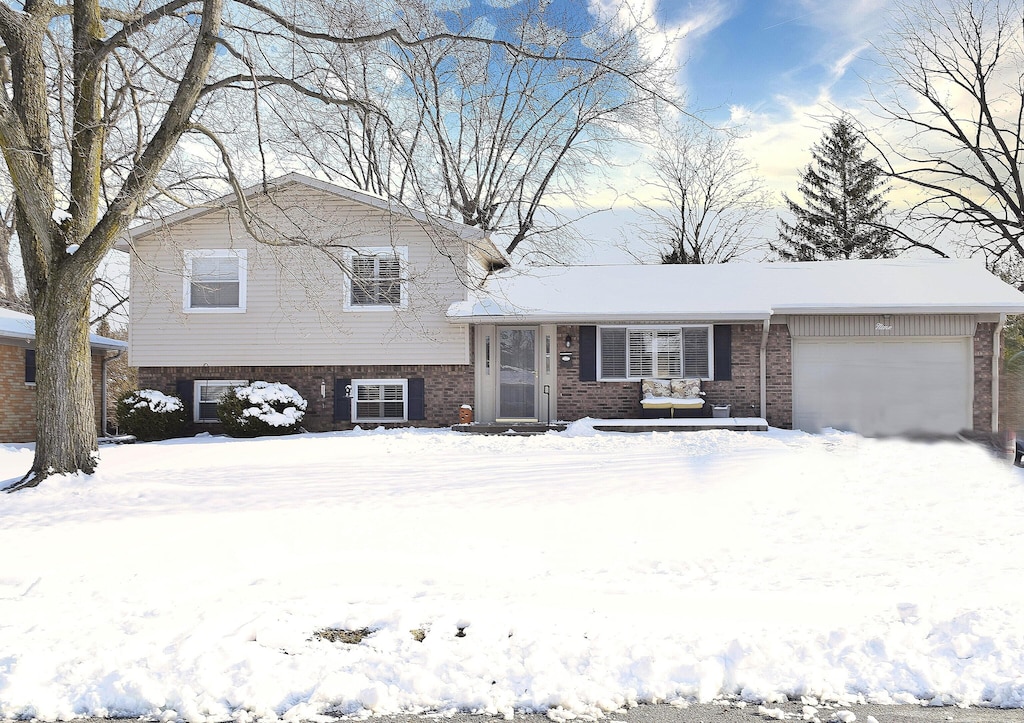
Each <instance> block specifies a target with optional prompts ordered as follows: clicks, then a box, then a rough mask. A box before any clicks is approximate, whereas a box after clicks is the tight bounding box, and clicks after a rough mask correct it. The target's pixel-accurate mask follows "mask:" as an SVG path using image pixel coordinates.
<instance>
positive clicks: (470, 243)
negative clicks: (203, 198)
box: [119, 175, 506, 431]
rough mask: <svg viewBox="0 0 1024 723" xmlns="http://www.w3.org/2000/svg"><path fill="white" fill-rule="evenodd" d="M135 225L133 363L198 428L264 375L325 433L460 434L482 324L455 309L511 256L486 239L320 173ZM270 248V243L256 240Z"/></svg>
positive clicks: (126, 245)
mask: <svg viewBox="0 0 1024 723" xmlns="http://www.w3.org/2000/svg"><path fill="white" fill-rule="evenodd" d="M268 190H269V191H270V193H269V195H268V194H266V193H264V192H263V189H262V187H257V188H253V189H249V190H248V191H247V192H246V194H245V197H246V203H247V208H248V210H249V211H251V214H249V213H247V214H246V216H245V220H246V223H243V217H242V216H240V214H239V211H238V208H237V204H236V203H235V199H234V197H226V198H224V199H221V200H220V201H218V202H215V203H213V204H211V205H210V207H207V208H200V209H190V210H186V211H183V212H180V213H178V214H176V215H174V216H171V217H169V218H167V219H165V220H163V221H161V222H159V223H151V224H148V225H146V226H141V227H138V228H136V229H133V230H132V234H131V239H130V242H123V243H121V244H120V245H119V248H122V249H123V250H129V249H130V252H131V289H130V298H131V310H130V314H131V324H130V327H129V345H130V352H129V361H130V362H131V364H132V365H133V366H135V367H138V370H139V386H140V387H152V388H156V389H160V390H163V391H165V392H170V393H177V394H179V395H180V396H181V397H182V398H183V399H184V400H185V402H186V404H187V406H188V408H189V410H190V417H191V419H192V422H193V425H194V426H193V430H202V429H216V428H217V427H216V426H215V425H216V422H217V418H216V403H217V400H218V399H219V398H220V397H221V396H222V395H223V394H224V392H225V391H226V390H227V389H229V388H230V387H232V386H234V385H236V384H238V383H241V382H246V381H250V380H258V379H262V380H266V381H272V382H284V383H286V384H289V385H291V386H292V387H293V388H295V389H296V390H297V391H298V392H299V393H300V394H301V395H302V396H303V397H304V398H305V399H306V400H307V401H308V403H309V406H308V407H307V410H306V416H305V418H304V420H303V426H305V427H306V428H307V429H310V430H317V431H318V430H327V429H339V428H342V429H343V428H349V427H351V426H352V425H353V424H363V425H366V424H370V425H376V424H378V423H404V422H414V423H420V424H432V425H450V424H454V423H455V422H456V421H458V414H459V407H460V406H461V405H462V404H464V403H472V401H473V367H472V358H471V354H470V341H469V327H468V325H466V324H451V323H450V322H449V321H448V319H447V317H446V315H445V314H446V311H447V309H448V307H449V306H450V305H451V304H452V303H455V302H458V301H464V300H466V299H468V298H469V290H470V289H471V288H474V287H476V286H478V285H479V284H480V283H481V281H482V280H483V279H484V277H485V276H486V275H487V273H488V272H489V271H490V270H491V269H492V268H494V267H495V266H497V265H504V264H505V263H506V260H505V257H504V256H503V254H502V253H501V252H500V250H499V249H497V248H496V247H495V246H494V245H493V244H492V243H491V241H490V240H489V239H488V238H487V237H486V235H485V234H484V233H483V232H482V231H480V230H479V229H474V228H470V227H467V226H463V225H461V224H455V223H450V222H446V221H437V220H432V219H428V218H426V217H425V216H423V215H422V214H419V213H415V212H410V211H408V210H406V209H403V208H401V207H395V206H392V205H390V204H389V203H388V202H387V201H384V200H382V199H379V198H376V197H373V196H370V195H367V194H364V193H359V192H356V191H350V190H346V189H342V188H339V187H338V186H335V185H332V184H330V183H325V182H322V181H317V180H314V179H311V178H308V177H305V176H300V175H289V176H285V177H283V178H280V179H278V180H276V181H274V182H273V183H272V184H270V186H269V189H268ZM253 234H255V235H256V236H258V237H259V238H260V240H259V241H257V240H256V238H254V235H253Z"/></svg>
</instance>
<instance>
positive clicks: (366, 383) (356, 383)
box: [351, 379, 409, 422]
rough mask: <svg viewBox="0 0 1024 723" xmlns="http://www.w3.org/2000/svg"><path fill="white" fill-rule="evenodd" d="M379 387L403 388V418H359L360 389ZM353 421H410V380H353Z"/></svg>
mask: <svg viewBox="0 0 1024 723" xmlns="http://www.w3.org/2000/svg"><path fill="white" fill-rule="evenodd" d="M377 385H389V386H401V387H402V416H401V417H360V416H359V405H358V402H359V387H372V386H377ZM351 402H352V415H351V416H352V421H353V422H407V421H409V380H408V379H353V380H352V399H351Z"/></svg>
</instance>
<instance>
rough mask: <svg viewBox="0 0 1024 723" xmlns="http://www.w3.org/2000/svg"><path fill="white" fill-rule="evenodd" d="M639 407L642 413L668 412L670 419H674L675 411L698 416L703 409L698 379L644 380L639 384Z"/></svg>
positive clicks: (702, 395) (702, 397)
mask: <svg viewBox="0 0 1024 723" xmlns="http://www.w3.org/2000/svg"><path fill="white" fill-rule="evenodd" d="M640 406H641V407H642V408H643V410H644V412H652V413H656V412H658V411H664V410H668V412H669V416H671V417H675V415H676V410H683V411H684V413H685V414H686V415H687V416H700V413H701V410H703V409H704V392H702V391H701V388H700V379H691V378H685V379H644V380H642V381H641V382H640Z"/></svg>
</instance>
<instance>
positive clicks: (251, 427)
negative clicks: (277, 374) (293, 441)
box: [217, 382, 306, 437]
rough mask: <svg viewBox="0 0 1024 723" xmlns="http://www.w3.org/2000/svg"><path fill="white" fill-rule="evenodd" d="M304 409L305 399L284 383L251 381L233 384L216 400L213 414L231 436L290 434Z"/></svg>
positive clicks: (296, 430) (297, 426) (303, 413)
mask: <svg viewBox="0 0 1024 723" xmlns="http://www.w3.org/2000/svg"><path fill="white" fill-rule="evenodd" d="M305 413H306V400H305V399H303V398H302V397H301V396H300V395H299V393H298V392H297V391H295V390H294V389H292V388H291V387H290V386H288V385H287V384H278V383H276V382H252V383H251V384H249V385H248V386H243V387H235V388H234V389H232V390H231V391H229V392H228V393H227V394H225V395H224V396H223V397H222V398H221V400H220V401H219V402H218V403H217V418H218V419H219V420H220V421H221V424H223V425H224V431H225V432H227V433H228V434H230V435H231V436H232V437H263V436H266V435H272V434H293V433H295V432H298V431H299V422H301V421H302V417H303V416H304V415H305Z"/></svg>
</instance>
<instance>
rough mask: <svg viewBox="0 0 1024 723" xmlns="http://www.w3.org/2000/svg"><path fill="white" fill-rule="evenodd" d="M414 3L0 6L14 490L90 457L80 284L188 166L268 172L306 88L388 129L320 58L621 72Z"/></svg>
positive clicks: (184, 197) (235, 0) (190, 175)
mask: <svg viewBox="0 0 1024 723" xmlns="http://www.w3.org/2000/svg"><path fill="white" fill-rule="evenodd" d="M411 4H412V3H401V4H400V5H396V7H395V8H394V9H393V10H394V12H388V11H387V8H386V7H384V6H383V5H377V4H375V5H374V6H373V8H372V13H371V11H370V10H368V9H367V5H366V4H365V3H360V2H355V1H354V0H353V1H352V2H350V3H348V4H347V5H346V4H345V1H344V0H338V1H337V2H336V3H335V4H332V5H326V4H325V5H322V6H321V5H316V4H314V3H308V4H306V3H292V4H288V3H284V4H281V3H270V4H264V3H263V2H261V0H162V1H161V2H157V3H151V4H143V5H139V4H132V3H125V2H121V1H120V0H74V2H66V3H58V2H54V0H25V2H24V4H23V9H22V10H16V9H13V8H12V7H10V6H8V5H0V41H2V45H3V47H2V48H0V64H2V66H3V67H0V79H2V81H3V84H4V88H3V91H4V92H3V93H2V94H0V150H2V151H3V155H4V159H5V161H6V165H7V170H8V173H9V176H10V180H11V185H12V189H13V194H14V199H15V214H14V217H15V223H16V226H17V232H18V233H17V236H18V241H19V245H20V248H21V256H22V263H23V266H24V272H25V279H26V283H27V287H28V295H29V299H30V301H31V304H32V308H33V311H34V314H35V318H36V349H37V377H36V380H37V387H36V391H37V400H38V403H37V408H36V425H37V430H36V434H37V443H36V449H35V458H34V461H33V464H32V468H31V470H30V471H29V472H28V473H27V474H26V475H25V477H24V478H23V479H22V480H21V481H20V482H18V483H16V484H15V485H13V487H12V488H10V489H22V488H25V487H32V486H35V485H37V484H39V482H40V481H41V480H42V479H44V478H45V477H46V476H48V475H50V474H54V473H65V472H75V471H83V472H86V473H90V472H92V471H93V470H94V469H95V466H96V448H97V446H96V441H97V440H96V429H95V425H94V420H93V404H92V385H91V374H90V363H89V362H90V359H89V344H88V334H89V325H88V322H89V309H90V292H91V290H92V287H93V279H94V278H95V276H96V270H97V268H98V266H99V264H100V262H101V261H102V260H103V258H104V257H105V256H106V254H107V253H108V252H109V251H110V249H111V248H112V246H113V244H114V242H115V240H117V239H118V238H120V237H122V236H123V235H124V234H125V233H126V232H127V230H128V228H129V225H130V224H131V223H132V222H133V220H134V219H135V218H136V217H137V216H138V215H139V213H140V211H141V210H142V209H144V208H146V207H147V206H149V205H150V204H152V203H153V202H154V200H160V201H162V202H164V203H170V202H172V201H173V202H176V201H189V200H194V199H195V197H197V196H199V195H202V194H203V192H204V191H206V190H207V189H206V188H205V186H206V184H204V183H203V182H202V180H196V179H206V178H210V177H214V176H218V175H224V174H226V175H227V177H228V178H229V179H230V181H231V185H232V186H233V187H235V188H240V185H241V184H240V181H239V178H238V175H239V174H237V173H236V172H235V167H236V166H235V165H234V164H239V165H242V164H244V163H246V162H255V163H256V164H258V167H262V168H263V169H264V177H265V173H266V169H268V168H273V167H275V164H276V166H277V167H280V163H278V161H276V160H275V157H274V153H273V149H272V148H269V147H268V146H267V143H268V142H270V141H271V140H272V137H270V136H269V135H265V133H264V125H263V121H264V120H265V119H266V118H267V117H268V116H270V115H277V116H283V115H284V114H285V112H286V111H285V109H286V108H292V109H295V108H297V107H300V106H301V103H302V101H313V102H314V103H317V104H320V105H322V106H326V107H339V108H350V109H356V110H358V111H360V112H361V113H364V114H365V116H366V117H367V118H369V117H379V118H380V119H381V121H382V122H383V124H384V125H385V126H386V127H388V129H389V130H388V132H389V133H391V132H393V131H392V130H391V128H393V127H394V126H393V124H392V123H391V122H390V119H389V118H388V114H387V110H386V108H383V107H382V106H381V105H380V104H379V103H377V98H376V97H375V96H370V97H366V96H353V95H350V94H349V93H348V92H347V87H346V84H345V83H342V82H339V76H338V73H337V70H336V67H335V66H334V65H333V64H332V63H329V62H327V61H329V60H332V59H333V58H334V57H335V56H337V55H339V54H343V53H346V52H349V51H350V50H351V49H355V48H363V47H366V48H370V47H378V48H383V49H384V51H383V52H385V53H390V54H394V53H397V52H399V50H400V49H402V48H415V47H424V48H425V47H431V46H437V45H441V44H445V45H446V47H449V48H452V49H454V48H455V47H458V48H460V49H461V48H479V47H485V46H486V47H488V48H491V49H492V51H493V52H505V53H509V54H511V55H513V56H516V57H522V58H534V59H537V60H543V61H544V62H549V63H553V64H563V63H565V64H569V65H574V64H578V63H582V64H584V65H587V64H593V65H597V66H600V67H602V68H605V69H607V70H609V71H611V72H614V71H615V69H614V68H610V67H606V63H605V61H603V60H602V59H601V58H594V57H593V56H592V55H591V54H590V53H589V51H588V49H587V48H586V46H585V44H578V45H571V46H567V47H565V48H558V49H557V50H555V51H551V50H550V48H547V47H537V48H535V47H533V46H530V45H529V44H526V43H521V42H518V41H517V40H516V39H515V38H505V37H486V36H483V35H476V36H466V35H460V33H459V29H458V28H455V29H450V28H448V27H447V26H445V25H441V26H437V27H436V28H426V29H425V28H416V29H415V32H412V33H410V32H408V30H407V29H406V28H404V27H403V26H402V25H401V24H400V23H399V22H398V21H397V19H398V18H400V17H402V16H403V13H406V12H408V11H409V7H410V5H411ZM422 5H423V11H424V12H426V10H425V8H428V7H431V6H432V4H431V3H427V2H424V3H423V4H422ZM325 14H326V15H325ZM325 18H326V20H327V21H326V22H325ZM453 43H454V44H455V45H451V44H453ZM577 51H579V55H577ZM349 85H351V84H349ZM254 128H255V134H253V129H254ZM240 138H248V139H249V141H250V142H249V143H248V150H247V152H246V153H244V154H242V155H243V156H245V157H242V158H239V157H236V158H234V159H232V158H231V157H230V156H229V155H228V152H227V151H228V148H231V147H242V146H243V144H242V143H241V142H239V139H240ZM240 205H241V206H242V215H243V217H246V218H248V217H250V216H251V214H250V212H249V211H248V210H247V209H246V208H245V206H244V203H243V202H242V201H241V199H240ZM251 228H252V229H253V230H254V232H258V231H259V226H258V224H256V223H253V225H252V227H251Z"/></svg>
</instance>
